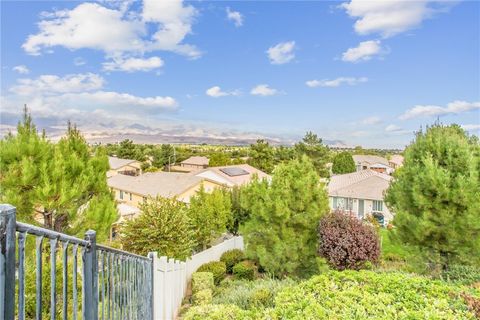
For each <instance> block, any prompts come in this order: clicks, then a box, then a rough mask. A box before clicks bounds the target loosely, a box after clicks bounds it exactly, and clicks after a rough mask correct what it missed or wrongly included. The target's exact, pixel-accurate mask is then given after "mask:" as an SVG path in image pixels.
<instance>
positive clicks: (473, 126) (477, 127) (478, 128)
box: [462, 124, 480, 131]
mask: <svg viewBox="0 0 480 320" xmlns="http://www.w3.org/2000/svg"><path fill="white" fill-rule="evenodd" d="M462 128H463V129H465V130H467V131H480V124H462Z"/></svg>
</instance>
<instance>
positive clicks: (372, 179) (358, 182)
mask: <svg viewBox="0 0 480 320" xmlns="http://www.w3.org/2000/svg"><path fill="white" fill-rule="evenodd" d="M391 180H392V177H391V176H389V175H387V174H383V173H378V172H376V171H374V170H370V169H367V170H361V171H357V172H353V173H347V174H339V175H334V176H332V177H331V178H330V182H329V184H328V195H329V196H334V197H345V198H356V199H370V200H383V196H384V192H385V190H387V189H388V187H389V185H390V181H391Z"/></svg>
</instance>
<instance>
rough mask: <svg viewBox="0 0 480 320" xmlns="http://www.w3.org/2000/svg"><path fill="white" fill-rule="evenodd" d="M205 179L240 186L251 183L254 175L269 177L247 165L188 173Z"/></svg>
mask: <svg viewBox="0 0 480 320" xmlns="http://www.w3.org/2000/svg"><path fill="white" fill-rule="evenodd" d="M190 174H191V175H192V174H193V175H196V176H200V177H205V178H209V179H212V180H214V181H217V182H219V183H222V184H226V185H228V186H240V185H243V184H246V183H249V182H250V181H252V179H253V177H254V175H257V176H258V178H259V179H260V180H261V179H270V175H268V174H266V173H265V172H263V171H261V170H258V169H257V168H254V167H252V166H251V165H249V164H237V165H231V166H221V167H209V168H207V169H203V170H200V171H196V172H193V173H190Z"/></svg>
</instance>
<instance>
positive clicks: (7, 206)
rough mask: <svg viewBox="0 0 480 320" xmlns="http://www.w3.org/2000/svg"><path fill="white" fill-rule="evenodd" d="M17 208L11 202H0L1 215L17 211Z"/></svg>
mask: <svg viewBox="0 0 480 320" xmlns="http://www.w3.org/2000/svg"><path fill="white" fill-rule="evenodd" d="M15 210H16V208H15V207H14V206H12V205H11V204H7V203H1V204H0V214H1V215H5V216H6V215H9V214H12V213H13V212H15Z"/></svg>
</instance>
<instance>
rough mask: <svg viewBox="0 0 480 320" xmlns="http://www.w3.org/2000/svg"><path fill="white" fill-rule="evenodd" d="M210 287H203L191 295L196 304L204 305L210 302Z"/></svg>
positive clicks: (211, 294)
mask: <svg viewBox="0 0 480 320" xmlns="http://www.w3.org/2000/svg"><path fill="white" fill-rule="evenodd" d="M212 296H213V293H212V289H203V290H200V291H197V292H196V293H194V294H193V295H192V301H193V303H194V304H196V305H205V304H210V303H212Z"/></svg>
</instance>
